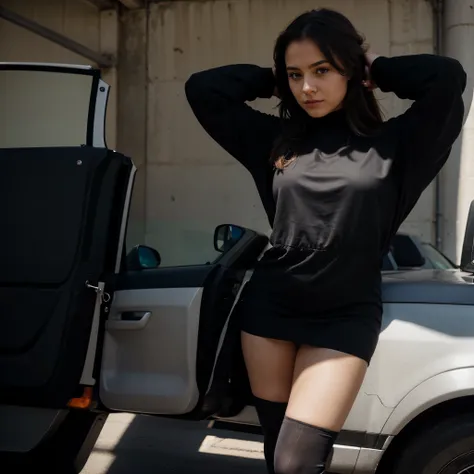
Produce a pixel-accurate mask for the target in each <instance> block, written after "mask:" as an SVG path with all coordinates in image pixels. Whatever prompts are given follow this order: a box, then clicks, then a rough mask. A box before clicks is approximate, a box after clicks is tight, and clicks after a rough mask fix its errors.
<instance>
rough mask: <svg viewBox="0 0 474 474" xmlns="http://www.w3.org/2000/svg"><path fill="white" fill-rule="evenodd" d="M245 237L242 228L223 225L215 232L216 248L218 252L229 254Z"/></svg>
mask: <svg viewBox="0 0 474 474" xmlns="http://www.w3.org/2000/svg"><path fill="white" fill-rule="evenodd" d="M243 235H244V229H243V228H242V227H239V226H236V225H232V224H222V225H219V226H217V227H216V230H215V231H214V248H215V249H216V250H217V251H218V252H222V253H224V252H227V251H228V250H229V249H231V248H232V247H233V246H234V245H235V244H236V243H237V242H238V241H239V240H240V239H241V238H242V236H243Z"/></svg>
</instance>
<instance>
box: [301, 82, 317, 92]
mask: <svg viewBox="0 0 474 474" xmlns="http://www.w3.org/2000/svg"><path fill="white" fill-rule="evenodd" d="M303 92H305V93H310V92H316V85H315V84H314V83H313V82H312V81H309V80H308V79H305V80H304V83H303Z"/></svg>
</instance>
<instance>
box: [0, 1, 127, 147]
mask: <svg viewBox="0 0 474 474" xmlns="http://www.w3.org/2000/svg"><path fill="white" fill-rule="evenodd" d="M1 4H2V6H3V7H5V8H8V9H10V10H12V11H14V12H16V13H18V14H20V15H22V16H24V17H26V18H28V19H30V20H33V21H36V22H37V23H39V24H41V25H43V26H45V27H47V28H50V29H52V30H54V31H57V32H59V33H61V34H63V35H66V36H68V37H69V38H71V39H73V40H74V41H77V42H79V43H81V44H83V45H85V46H87V47H88V48H90V49H92V50H95V51H98V52H103V53H112V54H114V53H117V50H118V18H117V13H116V12H115V11H106V12H99V10H98V9H97V8H96V7H94V6H93V5H92V4H90V3H88V2H86V1H83V0H2V2H1ZM0 61H5V62H9V61H24V62H50V63H68V64H87V65H91V66H97V65H96V64H94V63H92V62H91V61H90V60H88V59H86V58H83V57H82V56H80V55H78V54H76V53H73V52H71V51H69V50H67V49H65V48H63V47H61V46H59V45H57V44H55V43H52V42H51V41H49V40H47V39H44V38H42V37H40V36H38V35H36V34H34V33H31V32H29V31H27V30H26V29H24V28H21V27H19V26H16V25H14V24H13V23H9V22H7V21H5V20H3V19H0ZM103 77H104V80H105V81H106V82H108V83H109V84H110V85H111V86H112V91H111V95H110V98H109V105H108V116H107V139H108V145H109V146H110V147H111V148H113V147H115V145H116V120H117V116H116V93H117V87H116V86H117V84H116V72H115V70H114V69H110V70H107V71H103Z"/></svg>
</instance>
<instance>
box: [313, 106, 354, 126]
mask: <svg viewBox="0 0 474 474" xmlns="http://www.w3.org/2000/svg"><path fill="white" fill-rule="evenodd" d="M310 126H311V128H313V127H317V128H321V127H324V128H327V127H329V128H333V127H334V128H338V127H344V128H345V127H347V118H346V111H345V110H344V109H339V110H335V111H334V112H331V113H329V114H327V115H325V116H324V117H320V118H311V120H310Z"/></svg>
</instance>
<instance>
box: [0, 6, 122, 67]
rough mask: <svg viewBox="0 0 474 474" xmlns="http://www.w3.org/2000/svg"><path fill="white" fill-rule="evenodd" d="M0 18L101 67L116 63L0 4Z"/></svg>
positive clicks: (107, 56) (110, 58)
mask: <svg viewBox="0 0 474 474" xmlns="http://www.w3.org/2000/svg"><path fill="white" fill-rule="evenodd" d="M0 18H4V19H5V20H7V21H10V22H11V23H14V24H15V25H18V26H21V27H22V28H25V29H26V30H28V31H31V32H32V33H36V34H37V35H39V36H42V37H43V38H46V39H48V40H50V41H52V42H53V43H56V44H59V45H60V46H62V47H63V48H66V49H69V50H70V51H73V52H74V53H77V54H80V55H81V56H83V57H85V58H87V59H90V60H92V61H93V62H95V63H97V65H98V66H99V67H101V68H109V67H113V66H115V65H116V59H115V58H114V57H113V56H111V55H105V54H101V53H98V52H97V51H93V50H92V49H89V48H88V47H87V46H84V45H83V44H80V43H77V42H76V41H74V40H72V39H71V38H68V37H67V36H64V35H62V34H61V33H57V32H56V31H53V30H51V29H49V28H46V27H45V26H42V25H40V24H39V23H36V22H35V21H33V20H29V19H28V18H25V17H23V16H21V15H19V14H18V13H15V12H12V11H11V10H9V9H7V8H5V7H2V6H1V5H0Z"/></svg>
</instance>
